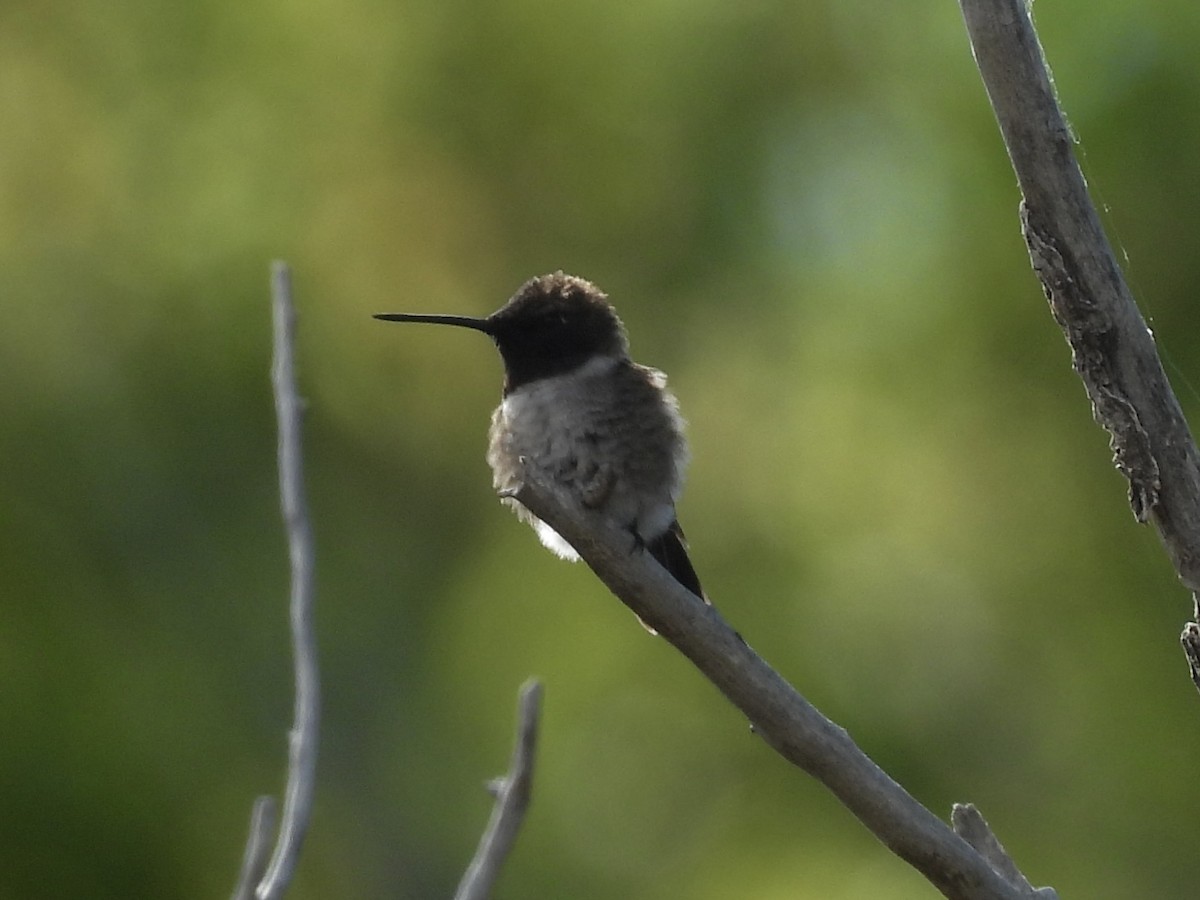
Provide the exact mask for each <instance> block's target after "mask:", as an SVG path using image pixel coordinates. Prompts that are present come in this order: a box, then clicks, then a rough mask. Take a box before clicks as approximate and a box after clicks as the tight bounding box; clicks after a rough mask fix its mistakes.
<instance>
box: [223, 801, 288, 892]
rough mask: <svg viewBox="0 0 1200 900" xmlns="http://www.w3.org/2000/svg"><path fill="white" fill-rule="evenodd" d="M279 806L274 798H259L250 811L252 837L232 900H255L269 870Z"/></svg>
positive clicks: (247, 843) (247, 844)
mask: <svg viewBox="0 0 1200 900" xmlns="http://www.w3.org/2000/svg"><path fill="white" fill-rule="evenodd" d="M277 806H278V804H276V802H275V798H274V797H266V796H264V797H259V798H258V799H257V800H255V801H254V808H253V809H252V810H251V811H250V835H249V837H247V838H246V849H245V852H243V854H242V870H241V872H239V873H238V881H237V886H236V887H235V888H234V889H233V896H232V897H231V900H254V890H255V888H256V887H257V886H258V883H259V881H260V880H262V876H263V872H265V871H266V869H267V860H268V859H269V854H270V852H271V838H272V837H273V836H274V834H275V824H276V823H275V820H276V818H277V817H278V816H277V814H278V809H277Z"/></svg>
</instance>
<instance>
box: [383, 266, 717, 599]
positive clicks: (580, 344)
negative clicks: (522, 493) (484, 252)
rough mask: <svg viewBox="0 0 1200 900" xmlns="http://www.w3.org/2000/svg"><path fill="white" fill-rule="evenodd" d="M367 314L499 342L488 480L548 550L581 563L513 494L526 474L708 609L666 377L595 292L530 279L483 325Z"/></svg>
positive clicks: (585, 286)
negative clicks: (691, 542) (642, 360)
mask: <svg viewBox="0 0 1200 900" xmlns="http://www.w3.org/2000/svg"><path fill="white" fill-rule="evenodd" d="M375 318H376V319H382V320H384V321H388V322H427V323H432V324H436V325H454V326H458V327H460V328H470V329H473V330H475V331H481V332H483V333H484V334H486V335H487V336H488V337H490V338H491V339H492V341H493V342H494V343H495V344H496V348H497V349H498V350H499V351H500V357H501V359H502V360H503V362H504V389H503V394H502V399H501V401H500V405H499V406H498V407H496V411H495V412H494V413H493V414H492V423H491V428H490V429H489V432H488V450H487V461H488V464H489V465H490V466H491V469H492V483H493V486H494V487H495V489H496V490H497V492H499V493H500V494H501V495H502V496H503V497H504V499H503V501H502V502H504V503H506V504H508V505H509V506H511V507H512V508H513V509H514V510H515V512H516V514H517V516H518V517H519V518H520V519H522V520H523V521H525V522H528V523H529V524H530V525H532V526H533V528H534V530H535V531H536V532H537V535H538V537H539V538H540V539H541V542H542V543H543V544H544V545H545V546H546V547H547V548H549V549H550V550H551V551H553V552H554V553H555V554H557V555H558V556H560V557H562V558H563V559H568V560H572V561H574V560H578V559H579V554H578V553H577V552H576V551H575V548H574V547H572V546H571V545H570V544H569V543H567V541H565V540H563V538H562V537H560V536H559V534H558V533H557V532H556V531H554V529H552V528H551V527H550V526H549V525H547V524H546V523H545V522H543V521H541V520H540V519H538V518H537V517H536V516H535V515H533V513H531V512H530V511H529V510H528V509H527V508H526V507H525V506H523V505H522V504H521V503H520V502H519V501H517V500H516V499H515V498H514V497H512V496H511V495H512V494H513V493H514V492H515V491H517V490H518V489H519V488H520V487H521V484H522V482H523V478H524V475H525V473H526V472H527V471H529V470H533V472H534V473H535V474H536V475H537V478H538V481H539V482H541V483H543V484H545V485H547V486H549V487H551V488H553V489H554V490H555V492H556V494H557V495H558V497H559V499H560V501H565V502H567V503H572V504H574V505H575V506H576V507H578V508H581V509H582V510H584V511H587V512H591V513H595V514H599V515H601V516H603V517H604V518H605V519H606V520H607V521H608V522H610V523H612V524H614V525H616V526H618V527H620V528H623V529H625V530H626V531H628V532H629V533H630V534H631V535H632V536H633V539H634V546H635V547H640V548H642V549H644V550H645V551H646V552H648V553H649V554H650V555H651V556H653V557H654V559H656V560H657V561H658V562H659V563H660V564H661V565H662V566H663V568H665V569H666V570H667V571H668V572H669V573H670V574H671V575H672V576H674V578H675V579H676V580H677V581H678V582H679V583H680V584H682V585H683V586H684V587H685V588H687V589H688V590H689V591H691V592H692V593H693V594H695V595H696V596H697V597H699V598H701V599H702V600H704V602H705V603H708V602H709V601H708V598H707V597H706V596H705V594H704V591H703V589H702V588H701V587H700V579H699V577H697V575H696V570H695V568H693V566H692V563H691V560H690V559H689V558H688V553H687V544H686V543H685V541H684V536H683V529H682V528H680V527H679V520H678V519H677V518H676V515H675V503H676V501H677V500H678V499H679V495H680V493H681V491H682V488H683V475H684V469H685V468H686V466H687V461H688V448H687V441H686V439H685V438H684V422H683V419H682V417H681V416H680V414H679V404H678V402H677V401H676V399H675V397H674V395H673V394H671V392H670V391H668V390H667V379H666V376H665V375H664V374H663V373H662V372H660V371H658V370H657V369H652V368H649V367H648V366H642V365H638V364H637V363H635V362H634V361H633V360H632V359H630V357H629V339H628V337H627V335H626V333H625V326H624V325H623V324H622V322H621V320H620V319H619V318H618V317H617V313H616V310H615V309H613V306H612V304H611V303H610V302H609V300H608V296H607V295H606V294H605V293H604V292H603V291H601V290H600V289H599V288H598V287H596V285H594V284H592V283H591V282H590V281H586V280H584V279H582V278H577V277H575V276H574V275H566V274H564V273H563V272H561V271H558V272H554V273H553V274H550V275H541V276H538V277H536V278H531V279H529V280H528V281H526V282H525V283H524V284H523V285H521V287H520V288H519V289H518V290H517V292H516V293H515V294H513V296H512V297H511V298H510V299H509V301H508V302H507V303H505V304H504V306H502V307H500V309H498V310H496V311H495V312H494V313H492V314H491V315H490V316H486V317H484V318H472V317H470V316H456V315H430V314H418V313H380V314H378V315H376V316H375Z"/></svg>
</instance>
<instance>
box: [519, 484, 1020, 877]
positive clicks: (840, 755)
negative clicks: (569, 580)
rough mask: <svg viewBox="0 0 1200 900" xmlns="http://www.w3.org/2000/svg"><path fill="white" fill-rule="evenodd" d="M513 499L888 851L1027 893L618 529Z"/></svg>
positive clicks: (547, 497) (942, 871) (931, 868)
mask: <svg viewBox="0 0 1200 900" xmlns="http://www.w3.org/2000/svg"><path fill="white" fill-rule="evenodd" d="M516 498H517V499H518V500H519V501H520V502H521V503H522V504H524V505H525V506H526V507H527V508H528V509H529V510H530V511H531V512H532V513H533V514H534V515H536V516H537V517H538V518H539V519H542V520H543V521H544V522H546V523H547V524H548V525H549V526H550V527H551V528H553V529H554V530H555V531H557V532H558V533H559V534H560V535H562V537H563V538H564V539H565V540H566V541H567V542H568V543H569V544H571V546H573V547H574V548H575V549H576V550H577V551H578V552H579V554H580V556H581V557H582V558H583V559H584V561H585V562H587V564H588V565H589V566H590V567H591V568H592V570H593V571H594V572H595V573H596V574H597V575H598V576H599V577H600V580H601V581H603V582H604V583H605V584H606V585H607V586H608V588H609V589H610V590H611V591H612V592H613V593H614V594H616V595H617V597H618V598H619V599H620V600H621V602H622V603H624V604H625V605H626V606H628V607H629V608H630V609H631V610H632V611H633V612H634V613H635V614H636V615H637V616H638V617H639V618H640V619H641V620H642V621H643V622H645V623H646V624H647V625H649V626H650V627H652V628H654V629H655V630H656V631H657V632H658V633H659V634H660V635H662V637H664V638H665V639H666V640H668V641H670V642H671V644H673V645H674V646H675V647H676V649H678V650H679V651H680V652H681V653H683V655H684V656H686V657H687V658H688V659H689V660H691V662H692V664H693V665H695V666H696V668H697V669H699V670H700V671H701V673H703V674H704V675H705V677H707V678H708V679H709V681H711V682H712V683H713V684H714V685H715V686H716V687H717V689H718V690H720V691H721V693H723V694H724V695H725V696H726V697H727V698H728V699H729V700H730V701H731V702H732V703H733V704H734V705H735V706H736V707H737V708H738V709H740V710H741V711H742V712H743V713H745V715H746V717H747V718H748V719H749V720H750V724H751V728H752V729H753V731H754V733H756V734H758V735H759V736H761V737H762V738H763V740H765V741H766V742H767V743H768V744H769V745H770V746H771V747H772V748H773V749H774V750H775V751H776V752H778V753H779V754H780V755H782V756H783V757H784V758H785V759H787V760H788V761H789V762H792V763H794V764H795V765H797V766H799V767H800V768H801V769H803V770H804V771H806V772H808V773H809V774H810V775H812V776H813V777H814V778H816V779H818V780H819V781H820V782H821V783H822V784H824V785H825V786H826V787H827V788H829V789H830V790H831V791H832V792H833V793H834V794H835V795H836V796H837V797H838V799H839V800H841V801H842V803H843V804H845V805H846V807H847V808H848V809H849V810H850V811H851V812H852V813H854V815H856V816H857V817H858V818H859V819H860V820H861V821H862V822H863V824H864V825H866V826H867V828H869V829H870V830H871V832H872V833H873V834H874V835H875V836H876V837H877V838H879V840H881V841H882V842H883V843H884V844H885V845H887V846H888V847H889V848H890V849H891V850H892V851H893V852H894V853H896V855H898V856H899V857H900V858H902V859H904V860H905V861H906V862H908V863H910V864H911V865H912V866H913V867H915V868H916V869H917V870H918V871H919V872H921V874H923V875H924V876H925V877H926V878H927V879H929V881H930V882H931V883H932V884H933V885H934V886H935V887H936V888H937V889H938V890H940V891H941V892H942V893H943V894H944V895H945V896H947V897H950V898H954V900H1000V898H1005V900H1015V898H1023V897H1031V896H1037V895H1036V894H1032V893H1031V892H1030V891H1029V890H1028V889H1026V888H1023V887H1021V886H1019V885H1017V884H1014V883H1012V882H1010V881H1008V880H1006V879H1005V878H1004V877H1002V876H1001V875H1000V874H999V873H997V872H996V871H995V870H994V869H993V868H992V867H991V865H989V863H988V861H987V860H986V859H984V857H983V856H981V855H980V854H979V853H978V852H977V851H976V850H975V849H973V848H972V847H971V846H970V845H969V844H967V842H966V841H964V840H963V839H962V838H960V837H959V836H958V835H956V834H955V833H954V832H953V831H952V830H951V829H950V828H949V826H947V825H946V823H944V822H942V821H941V820H940V819H938V817H937V816H935V815H934V814H933V813H931V812H930V811H929V810H927V809H926V808H925V807H923V806H922V805H921V804H920V803H918V802H917V801H916V800H915V799H913V797H912V796H911V795H910V794H909V793H908V792H907V791H905V790H904V788H902V787H901V786H900V785H899V784H897V783H896V782H895V781H893V780H892V779H891V778H889V777H888V775H887V774H886V773H885V772H884V771H883V770H882V769H880V768H879V767H878V766H877V765H875V763H874V762H872V761H871V760H870V758H868V757H867V755H866V754H865V753H863V751H862V750H860V749H859V748H858V747H857V746H856V745H855V743H854V742H853V741H852V740H851V739H850V736H849V735H848V734H847V733H846V731H845V730H844V729H842V728H840V727H838V726H837V725H835V724H834V723H833V722H831V721H830V720H829V719H827V718H825V717H824V716H823V715H821V713H820V712H818V711H817V709H816V708H814V707H813V706H812V704H810V703H809V702H808V701H807V700H805V699H804V697H802V696H801V695H800V694H799V693H798V692H797V691H796V689H795V688H793V687H792V686H791V685H790V684H788V683H787V682H786V681H785V680H784V679H783V678H782V677H781V676H780V675H779V674H778V673H777V672H775V670H774V669H772V668H771V667H770V666H769V665H767V663H766V662H764V661H763V659H762V658H761V657H760V656H759V655H758V654H757V653H755V652H754V651H753V650H752V649H750V647H749V646H747V644H746V643H745V641H743V640H742V639H741V637H739V636H738V634H737V633H736V632H735V631H734V630H733V629H732V628H730V627H729V625H728V624H726V622H725V620H724V619H722V618H721V616H720V614H719V613H718V612H717V611H716V609H715V608H714V607H711V606H707V605H706V604H704V603H702V602H701V601H700V600H699V599H697V598H696V596H695V595H694V594H692V593H691V592H690V591H688V590H687V589H686V588H685V587H683V585H681V584H680V583H679V582H677V581H676V580H675V579H674V578H672V577H671V576H670V575H669V574H668V573H667V571H666V570H665V569H663V568H662V567H661V566H660V565H659V564H658V563H656V562H655V561H654V559H653V558H652V557H651V556H650V555H649V554H647V553H644V552H639V551H638V550H637V548H636V547H635V546H634V543H633V540H632V539H631V537H630V535H629V534H628V532H624V531H621V530H620V529H618V528H616V527H614V526H612V525H611V524H609V523H607V522H606V521H604V520H603V518H601V517H598V516H592V515H588V514H586V513H584V512H582V511H580V510H578V509H575V508H573V507H570V506H565V505H562V504H560V503H559V501H558V500H557V499H556V497H555V494H554V491H553V489H552V488H549V487H547V486H544V485H541V484H537V483H534V482H533V481H532V480H529V481H527V482H526V484H525V485H524V486H523V487H522V488H521V489H520V490H519V491H518V492H517V493H516Z"/></svg>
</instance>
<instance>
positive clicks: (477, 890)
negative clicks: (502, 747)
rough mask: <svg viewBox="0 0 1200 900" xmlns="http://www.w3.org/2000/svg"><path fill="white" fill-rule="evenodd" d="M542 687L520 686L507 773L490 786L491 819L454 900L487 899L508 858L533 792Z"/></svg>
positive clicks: (527, 684) (534, 682)
mask: <svg viewBox="0 0 1200 900" xmlns="http://www.w3.org/2000/svg"><path fill="white" fill-rule="evenodd" d="M541 702H542V686H541V684H539V683H538V682H537V681H528V682H526V683H525V684H524V685H523V686H522V687H521V694H520V700H519V701H518V708H517V739H516V742H515V744H514V745H513V752H512V761H511V762H510V763H509V767H508V774H507V775H505V776H504V777H503V778H500V779H497V781H496V782H495V783H494V785H493V792H494V794H495V797H496V803H495V805H494V806H493V807H492V815H491V818H490V819H488V824H487V828H486V830H485V831H484V833H483V837H482V838H481V839H480V841H479V848H478V849H477V850H476V851H475V858H474V859H472V860H471V865H470V866H468V867H467V871H466V873H465V874H464V875H463V879H462V881H461V882H460V883H459V885H458V890H457V891H456V892H455V894H454V900H487V898H488V897H490V896H491V894H492V888H493V886H494V885H495V883H496V878H497V876H498V875H499V874H500V867H501V866H502V865H503V864H504V860H505V859H507V858H508V854H509V852H510V851H511V850H512V846H513V842H514V841H516V839H517V832H518V831H519V830H520V828H521V823H522V821H524V819H525V811H526V810H527V809H528V808H529V798H530V795H531V793H532V791H533V763H534V755H535V752H536V750H537V732H538V715H539V713H540V710H541Z"/></svg>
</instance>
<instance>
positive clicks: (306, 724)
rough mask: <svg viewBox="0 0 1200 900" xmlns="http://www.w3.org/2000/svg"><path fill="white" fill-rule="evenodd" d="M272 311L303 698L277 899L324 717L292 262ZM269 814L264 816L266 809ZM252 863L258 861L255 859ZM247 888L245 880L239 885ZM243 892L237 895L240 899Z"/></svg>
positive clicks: (311, 782)
mask: <svg viewBox="0 0 1200 900" xmlns="http://www.w3.org/2000/svg"><path fill="white" fill-rule="evenodd" d="M271 300H272V304H271V309H272V320H273V323H274V344H275V359H274V362H273V364H272V366H271V383H272V385H273V387H274V391H275V412H276V417H277V419H278V423H279V491H280V497H281V501H282V507H283V520H284V526H285V528H286V531H287V539H288V556H289V557H290V559H291V583H292V586H291V598H290V601H289V604H288V609H289V613H290V617H291V625H292V653H293V657H294V670H295V680H296V700H295V708H294V713H293V722H292V730H291V733H290V734H289V736H288V777H287V787H286V789H285V792H284V800H283V821H282V823H281V825H280V828H279V835H278V838H277V840H276V843H275V849H274V852H273V853H272V855H271V861H270V863H269V864H268V865H267V867H266V871H265V873H263V875H262V879H261V881H259V882H258V886H257V888H256V891H255V896H256V897H258V898H259V900H278V898H280V897H282V896H283V894H284V892H285V891H286V890H287V887H288V885H289V884H290V883H291V880H292V877H293V876H294V875H295V872H296V865H297V862H298V861H299V857H300V847H301V845H302V844H303V843H304V835H305V832H306V831H307V830H308V823H309V819H310V818H311V815H312V802H313V793H314V791H315V788H316V769H317V738H318V728H319V723H320V682H319V678H318V671H317V639H316V633H315V632H314V630H313V622H312V618H313V599H314V589H313V541H312V529H311V528H310V526H309V521H308V508H307V504H306V502H305V499H304V457H303V442H302V437H301V419H302V418H303V409H304V402H303V400H301V399H300V396H299V394H297V392H296V367H295V361H294V359H295V355H294V347H295V332H296V310H295V307H294V306H293V305H292V285H291V273H290V272H289V271H288V267H287V264H286V263H283V262H278V261H277V262H275V263H274V265H273V266H272V269H271ZM268 803H269V804H270V811H271V816H270V818H271V819H272V820H273V819H274V801H272V800H271V799H270V798H264V797H260V798H259V799H258V801H257V802H256V803H255V815H254V816H253V817H252V825H251V832H250V837H249V839H248V843H247V847H246V852H245V857H244V860H243V864H242V876H243V878H245V877H246V876H247V873H248V871H249V870H251V869H259V870H261V862H260V859H261V856H262V851H261V850H260V849H258V847H257V846H256V845H257V844H258V842H260V841H262V840H263V839H264V837H263V835H264V829H266V830H270V829H267V827H266V825H265V823H264V816H265V813H266V812H267V808H266V805H267V804H268ZM260 813H261V814H264V815H260ZM251 863H253V865H251ZM241 889H242V885H241V883H240V882H239V887H238V890H241ZM241 896H243V895H242V894H239V893H235V894H234V897H235V898H240V897H241Z"/></svg>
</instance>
